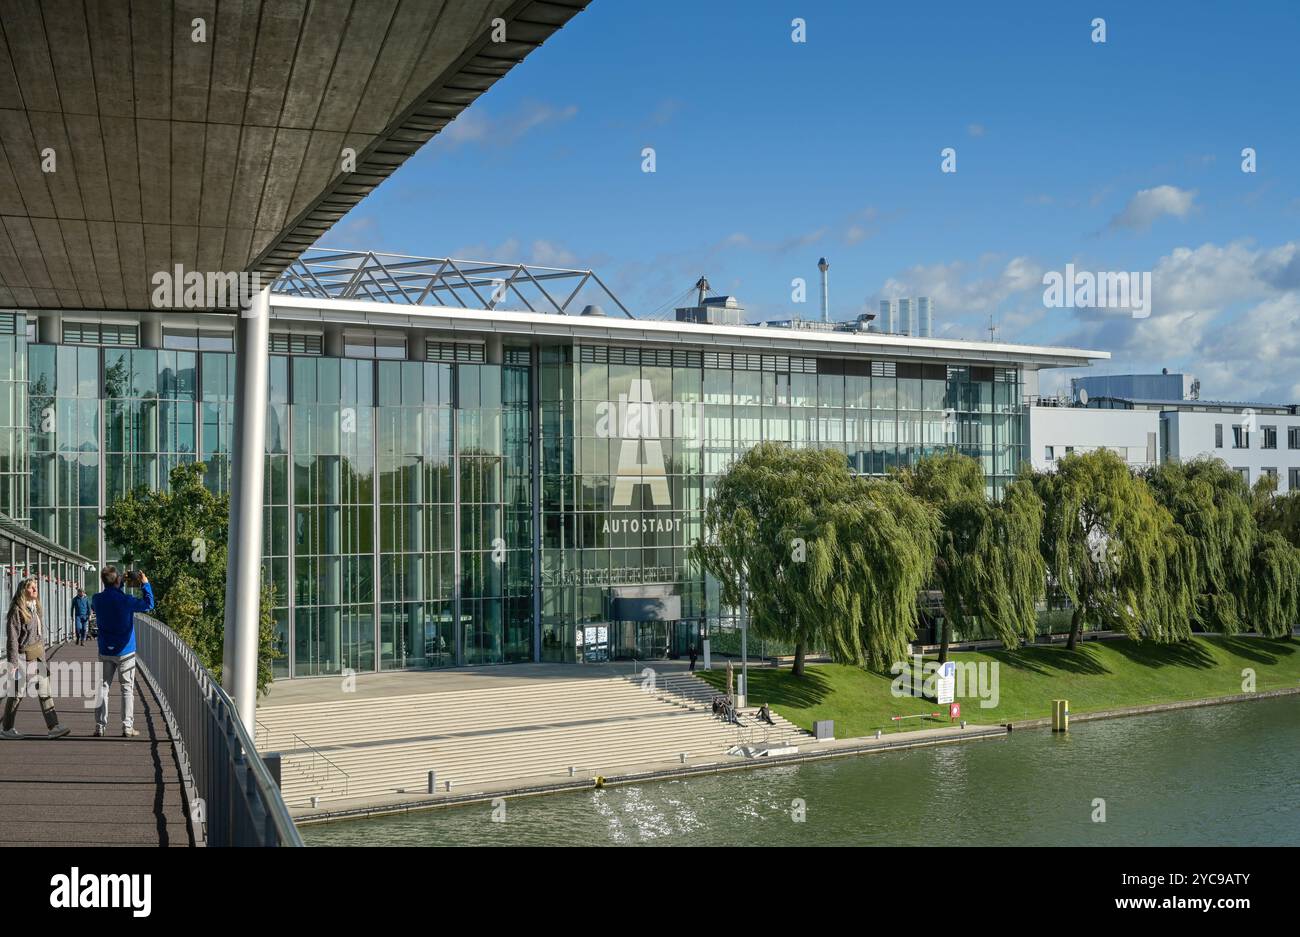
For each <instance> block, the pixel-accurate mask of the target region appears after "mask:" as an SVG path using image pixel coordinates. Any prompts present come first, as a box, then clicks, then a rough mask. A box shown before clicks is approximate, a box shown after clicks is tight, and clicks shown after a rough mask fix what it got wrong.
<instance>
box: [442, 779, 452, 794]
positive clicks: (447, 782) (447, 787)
mask: <svg viewBox="0 0 1300 937" xmlns="http://www.w3.org/2000/svg"><path fill="white" fill-rule="evenodd" d="M443 783H444V784H446V785H447V786H446V787H445V788H443V790H445V791H446V792H447V793H448V794H450V793H451V782H450V781H444V782H443Z"/></svg>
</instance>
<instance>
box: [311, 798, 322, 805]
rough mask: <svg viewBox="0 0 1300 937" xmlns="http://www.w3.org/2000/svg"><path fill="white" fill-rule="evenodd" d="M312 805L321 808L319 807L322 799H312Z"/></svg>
mask: <svg viewBox="0 0 1300 937" xmlns="http://www.w3.org/2000/svg"><path fill="white" fill-rule="evenodd" d="M311 805H312V806H313V807H319V806H320V798H319V797H313V798H312V799H311Z"/></svg>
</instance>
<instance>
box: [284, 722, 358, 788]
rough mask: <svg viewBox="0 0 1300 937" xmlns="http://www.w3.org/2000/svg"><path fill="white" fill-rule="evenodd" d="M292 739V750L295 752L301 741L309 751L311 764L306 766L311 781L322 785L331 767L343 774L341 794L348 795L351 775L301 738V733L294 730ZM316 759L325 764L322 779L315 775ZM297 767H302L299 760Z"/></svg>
mask: <svg viewBox="0 0 1300 937" xmlns="http://www.w3.org/2000/svg"><path fill="white" fill-rule="evenodd" d="M293 741H294V746H293V750H294V751H295V752H296V751H298V750H299V749H298V744H299V743H301V744H302V746H303V747H305V748H306V749H307V750H308V751H309V752H311V764H310V765H309V766H308V771H309V774H308V777H309V778H311V781H312V783H313V784H315V785H317V786H318V787H323V786H324V785H325V783H326V781H327V780H328V778H329V769H330V768H333V769H334V770H335V771H337V772H338V773H339V774H341V775H342V776H343V796H344V797H346V796H348V784H349V783H350V782H351V780H352V775H350V774H348V773H347V772H346V771H344V770H343V769H342V768H340V767H339V766H338V765H336V764H334V762H332V761H330V760H329V759H328V758H326V757H325V753H324V752H322V751H321V750H320V749H319V748H317V747H316V746H315V745H313V744H312V743H311V742H309V741H307V740H306V739H305V738H303V737H302V736H301V735H299V734H298V733H296V732H295V733H293ZM317 760H319V761H321V762H322V763H323V764H324V765H326V766H327V767H325V768H324V769H323V774H324V775H325V779H324V780H322V779H321V778H320V777H317V775H316V762H317ZM298 767H303V766H302V763H301V762H299V763H298Z"/></svg>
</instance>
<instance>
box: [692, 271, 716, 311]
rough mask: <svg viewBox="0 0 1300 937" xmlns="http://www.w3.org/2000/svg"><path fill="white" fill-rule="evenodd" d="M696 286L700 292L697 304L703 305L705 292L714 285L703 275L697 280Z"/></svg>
mask: <svg viewBox="0 0 1300 937" xmlns="http://www.w3.org/2000/svg"><path fill="white" fill-rule="evenodd" d="M695 288H696V289H697V290H699V292H700V296H699V302H697V303H696V304H695V305H697V306H703V305H704V294H705V293H707V292H708V291H709V290H710V289H712V287H710V286H709V281H708V280H706V279H704V276H703V275H701V276H700V278H699V279H698V280H696V281H695Z"/></svg>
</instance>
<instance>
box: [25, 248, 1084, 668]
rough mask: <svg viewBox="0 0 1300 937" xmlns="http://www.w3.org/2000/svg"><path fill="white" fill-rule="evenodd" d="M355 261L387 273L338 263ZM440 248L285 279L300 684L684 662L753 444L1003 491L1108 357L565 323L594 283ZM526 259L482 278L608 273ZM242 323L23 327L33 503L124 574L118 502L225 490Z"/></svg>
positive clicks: (270, 497)
mask: <svg viewBox="0 0 1300 937" xmlns="http://www.w3.org/2000/svg"><path fill="white" fill-rule="evenodd" d="M343 256H347V257H350V258H352V259H351V260H350V261H348V263H351V264H353V265H354V266H353V270H354V272H355V270H356V269H361V268H367V267H368V268H370V269H371V272H373V273H374V274H375V276H374V278H373V280H372V279H371V277H369V276H364V277H363V276H356V275H354V276H350V277H347V278H341V277H339V278H333V279H332V278H330V277H329V276H326V273H325V269H324V268H325V267H326V266H327V264H328V263H330V262H333V263H334V264H335V265H336V266H338V258H339V257H343ZM322 258H323V259H322ZM415 260H417V259H412V258H406V259H405V261H407V262H409V263H408V266H406V267H404V268H401V269H404V270H406V271H408V273H406V274H400V275H398V274H395V273H394V271H395V270H396V269H398V268H397V266H396V264H397V261H396V260H395V259H394V258H384V257H378V256H375V255H364V254H348V255H342V254H330V253H328V252H315V254H314V256H312V257H308V258H306V259H305V260H304V261H300V262H296V263H295V264H294V265H292V266H291V267H290V268H289V270H287V271H286V273H285V274H284V276H283V277H281V279H280V280H279V281H278V283H277V285H276V288H275V291H274V292H273V294H272V298H271V323H270V343H271V354H270V357H269V367H268V377H269V403H268V407H267V421H266V435H265V447H264V448H265V461H266V466H267V469H266V473H267V474H266V478H267V483H266V492H265V497H264V504H265V507H264V517H265V520H264V531H265V533H264V538H263V563H262V568H263V575H264V577H265V578H266V579H267V580H269V581H270V582H271V583H273V584H274V586H275V591H276V610H275V623H276V629H277V633H278V636H279V645H280V647H281V650H282V652H283V655H284V656H283V657H282V658H280V659H279V660H277V661H276V662H275V670H276V672H277V674H279V675H280V676H311V675H318V674H337V673H340V672H342V671H343V670H344V669H346V668H351V669H354V670H357V671H372V670H391V669H402V668H422V667H445V666H453V665H465V664H487V663H503V662H517V661H584V660H586V661H595V660H601V659H605V658H609V657H617V656H628V657H636V658H639V659H645V658H654V657H663V656H666V655H676V654H679V653H682V652H684V651H685V649H686V647H687V646H688V644H690V643H692V642H697V641H698V640H699V637H700V635H701V633H708V632H713V631H716V630H717V629H718V628H722V627H730V626H731V624H732V620H733V619H732V612H731V610H729V609H725V608H722V607H721V605H720V601H719V597H718V594H717V590H716V588H714V587H713V585H712V584H710V583H709V582H708V581H707V580H706V579H705V577H704V576H703V575H702V574H701V573H699V572H698V571H697V570H696V569H694V568H693V566H692V565H691V563H690V561H689V558H688V553H687V551H688V548H689V546H690V544H691V542H692V541H693V540H694V539H695V538H697V537H699V536H700V535H701V533H702V530H701V523H702V509H703V505H704V503H705V501H706V499H707V498H708V497H709V495H710V492H711V491H712V488H713V485H714V484H715V481H716V478H717V476H718V475H719V473H721V472H723V471H724V470H725V469H726V467H727V466H728V464H730V462H731V461H732V460H733V459H734V458H736V457H737V456H738V455H739V454H740V453H742V452H743V451H744V450H745V449H747V448H749V447H750V446H752V445H753V444H755V443H757V442H758V441H760V440H765V439H766V440H778V441H783V442H788V443H790V444H791V445H794V446H817V447H825V448H832V449H836V450H838V451H841V452H843V453H844V454H845V456H846V458H847V459H848V461H849V464H850V466H851V467H852V469H853V471H855V472H858V473H861V474H867V475H883V474H884V473H886V472H888V471H889V470H890V469H892V468H895V467H897V466H902V465H908V464H911V463H913V462H915V461H916V460H917V459H918V458H920V457H921V456H923V455H925V454H927V453H931V452H935V451H940V450H947V449H956V450H957V451H961V452H966V453H969V454H970V455H972V456H974V457H976V458H978V459H979V461H980V464H981V465H982V466H983V468H984V472H985V476H986V487H987V490H988V491H989V492H990V494H992V493H994V492H996V491H997V490H998V489H1000V488H1001V487H1002V486H1003V485H1005V484H1006V483H1007V482H1008V481H1009V480H1010V479H1012V478H1013V477H1014V475H1015V473H1016V472H1017V470H1018V469H1019V467H1020V464H1021V463H1022V462H1023V461H1024V460H1025V459H1026V453H1027V450H1026V444H1027V440H1026V437H1025V419H1024V417H1025V405H1024V401H1023V398H1024V395H1025V389H1026V387H1033V388H1036V387H1037V370H1038V369H1040V368H1055V367H1071V366H1084V365H1087V364H1090V363H1092V362H1095V361H1098V360H1102V359H1105V358H1106V357H1107V355H1106V354H1105V353H1104V352H1090V351H1081V350H1077V349H1069V348H1052V347H1036V346H1027V345H1015V344H1010V343H1002V342H997V343H993V342H967V341H954V340H943V339H935V338H920V337H909V336H897V335H884V334H880V333H871V332H861V331H851V332H850V331H829V332H824V331H809V330H800V329H782V328H774V327H771V326H767V327H761V328H760V327H755V326H745V325H719V324H713V323H708V322H703V323H697V322H690V321H685V322H681V321H656V320H641V319H635V318H631V317H630V315H628V314H626V313H624V312H623V311H622V307H621V304H620V303H618V301H617V299H616V298H615V297H613V296H612V295H605V296H603V297H602V296H597V297H595V298H596V299H597V300H600V301H601V302H602V304H603V305H605V306H606V307H607V308H608V309H609V310H611V312H610V314H607V315H603V316H598V315H576V314H565V313H571V312H573V311H575V310H576V309H577V308H578V304H579V302H580V301H581V300H580V299H578V300H573V301H572V302H571V303H568V304H561V303H558V302H557V304H556V305H555V307H554V308H551V307H547V306H546V305H545V303H544V302H542V301H540V300H538V299H537V296H538V295H540V294H536V293H534V294H528V295H529V298H528V299H523V298H521V297H522V296H523V295H524V289H523V286H522V285H521V287H520V293H519V295H516V294H515V292H514V291H513V289H506V290H504V291H502V290H501V289H497V290H496V291H491V290H480V291H479V292H480V293H481V294H482V295H481V300H482V301H481V302H479V301H478V300H475V299H474V298H473V297H472V296H471V294H470V293H469V292H468V291H467V290H466V288H465V287H464V285H463V284H461V282H460V280H459V279H458V278H456V277H451V278H448V279H447V281H446V282H440V281H439V280H438V278H437V277H436V276H435V275H434V274H433V273H431V272H429V271H432V270H434V269H436V267H437V265H435V264H433V263H432V262H430V263H428V264H427V266H426V267H420V266H419V265H417V264H416V263H415ZM500 266H503V267H505V268H506V269H508V270H514V271H515V274H514V276H513V279H511V276H512V275H511V274H510V273H504V274H503V273H502V272H501V271H500V270H489V272H488V273H485V274H483V278H484V279H485V280H486V281H502V280H511V282H512V283H519V284H524V283H527V282H528V277H529V276H534V277H539V278H540V277H542V276H550V277H553V278H556V279H551V280H540V279H539V280H538V282H541V283H545V284H547V285H548V286H551V285H553V284H555V283H556V282H557V280H558V279H559V278H561V275H562V274H563V275H568V276H569V277H570V278H571V279H572V282H575V283H576V282H577V281H578V280H581V281H582V283H584V284H586V286H584V287H582V288H583V289H589V288H590V287H591V286H592V285H593V284H594V283H598V282H599V281H598V278H595V277H594V274H591V272H590V271H556V270H553V269H552V270H549V272H548V271H547V270H546V268H526V269H523V268H518V267H517V265H515V266H512V265H500ZM381 267H382V268H383V269H386V270H387V271H388V272H389V274H391V275H393V280H392V281H391V282H389V281H386V280H384V275H383V273H382V272H381V269H380V268H381ZM417 269H424V270H425V271H426V272H425V274H424V275H422V276H416V275H415V274H411V273H409V271H412V270H417ZM461 269H462V270H467V269H468V266H467V265H461ZM309 274H310V275H309ZM588 277H590V278H592V279H584V278H588ZM345 280H346V281H349V282H353V287H352V288H350V289H345V288H339V289H334V288H333V287H331V286H330V285H329V284H331V283H333V282H344V281H345ZM475 280H476V278H475V277H473V276H467V281H468V282H475ZM361 282H366V283H370V286H369V287H366V288H361V287H360V286H359V285H358V284H359V283H361ZM447 284H452V285H454V286H455V287H456V288H458V289H459V290H460V297H463V301H464V302H465V305H464V306H461V305H454V304H453V303H454V302H455V300H453V298H452V297H453V294H452V292H451V286H448V285H447ZM547 292H549V293H550V294H551V296H559V295H560V291H557V290H556V289H551V290H548V291H547ZM565 292H566V294H567V291H565ZM573 292H574V293H575V294H576V293H577V292H578V290H577V289H574V291H573ZM571 298H572V297H571ZM590 298H591V297H588V299H590ZM417 299H419V300H420V303H422V304H419V303H417V302H416V300H417ZM504 305H514V306H516V307H527V306H530V305H531V306H532V307H533V309H532V310H531V311H530V310H529V309H528V308H516V309H506V308H502V307H503V306H504ZM476 307H477V308H476ZM485 307H490V308H485ZM542 308H550V311H549V312H543V311H539V310H540V309H542ZM226 321H228V320H222V319H217V318H214V317H205V316H201V315H194V314H187V313H184V312H164V313H155V312H142V313H128V312H120V313H107V312H100V311H74V310H66V311H64V312H63V313H62V316H61V317H53V316H49V315H47V314H46V313H44V312H42V311H40V310H23V309H15V310H11V311H10V312H8V313H6V314H5V315H4V316H0V333H7V334H4V335H0V357H3V359H4V360H3V362H0V364H3V366H4V371H3V373H4V374H7V375H9V376H10V378H11V379H10V381H9V383H8V385H7V387H8V393H9V395H10V396H9V398H8V399H9V400H10V402H11V405H10V407H8V408H7V409H5V410H3V411H0V423H4V421H5V420H7V421H8V422H7V423H5V426H6V427H7V430H6V431H7V432H8V434H9V435H8V436H7V437H6V438H8V439H9V440H11V444H12V446H13V448H12V449H11V451H10V458H9V460H8V461H5V462H3V463H0V466H3V468H4V470H5V473H7V474H4V484H5V485H6V486H7V489H6V490H7V491H8V494H7V495H6V497H7V498H8V500H9V502H10V504H11V506H12V507H11V512H12V513H15V515H16V516H21V517H24V518H28V519H29V521H30V524H31V526H32V527H33V528H34V529H35V530H37V531H39V532H42V533H44V534H46V535H47V536H50V537H51V538H52V539H55V540H57V541H59V542H60V543H64V544H66V545H69V546H72V547H75V548H76V549H78V550H79V551H80V552H82V553H84V554H85V555H87V556H90V557H96V558H98V559H99V560H100V561H101V562H109V561H113V560H116V559H119V555H118V551H117V548H116V547H115V546H114V544H112V543H110V542H107V541H106V540H105V537H104V534H103V531H102V529H101V525H100V521H99V517H100V515H101V514H102V513H103V510H104V507H105V505H106V504H108V503H110V502H111V501H113V500H114V499H116V498H118V497H121V496H122V495H124V494H126V493H127V492H128V491H130V490H131V489H132V488H134V487H135V486H136V485H138V484H146V485H149V486H151V487H165V486H166V485H167V478H168V472H169V470H170V468H171V467H173V466H175V465H176V464H178V463H181V462H187V461H195V460H199V461H203V462H205V463H207V465H208V472H207V481H208V484H209V485H211V486H212V487H213V488H214V489H217V490H229V486H230V460H231V453H232V438H231V432H232V425H233V417H232V408H233V396H232V395H233V388H234V375H233V368H234V355H233V353H232V351H233V347H234V345H233V338H232V335H231V333H230V332H229V331H226V330H223V328H222V325H223V324H224V323H225V322H226ZM50 413H53V414H55V417H54V418H53V419H48V418H47V415H48V414H50ZM0 428H3V427H0ZM29 480H30V487H28V481H29Z"/></svg>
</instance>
